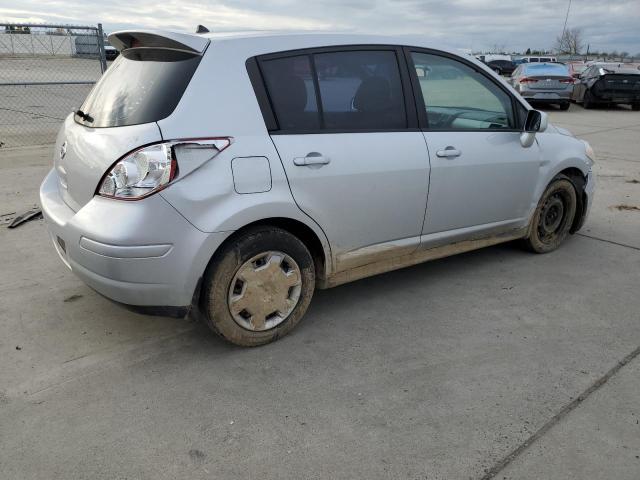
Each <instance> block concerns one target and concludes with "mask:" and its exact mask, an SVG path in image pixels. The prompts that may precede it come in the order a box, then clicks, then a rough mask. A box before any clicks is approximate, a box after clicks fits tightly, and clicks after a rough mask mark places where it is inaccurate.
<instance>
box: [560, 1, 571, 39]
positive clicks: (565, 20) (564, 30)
mask: <svg viewBox="0 0 640 480" xmlns="http://www.w3.org/2000/svg"><path fill="white" fill-rule="evenodd" d="M569 10H571V0H569V6H568V7H567V15H566V16H565V17H564V26H563V27H562V35H560V38H564V32H566V30H567V21H568V20H569Z"/></svg>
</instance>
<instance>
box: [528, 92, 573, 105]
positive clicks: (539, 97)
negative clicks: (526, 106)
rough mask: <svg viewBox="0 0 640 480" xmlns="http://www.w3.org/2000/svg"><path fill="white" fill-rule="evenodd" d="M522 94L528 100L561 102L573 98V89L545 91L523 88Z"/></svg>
mask: <svg viewBox="0 0 640 480" xmlns="http://www.w3.org/2000/svg"><path fill="white" fill-rule="evenodd" d="M520 95H522V96H523V97H524V99H525V100H527V101H528V102H539V103H561V102H569V101H570V99H571V90H566V91H555V92H553V91H552V92H544V91H542V92H541V91H535V90H521V91H520Z"/></svg>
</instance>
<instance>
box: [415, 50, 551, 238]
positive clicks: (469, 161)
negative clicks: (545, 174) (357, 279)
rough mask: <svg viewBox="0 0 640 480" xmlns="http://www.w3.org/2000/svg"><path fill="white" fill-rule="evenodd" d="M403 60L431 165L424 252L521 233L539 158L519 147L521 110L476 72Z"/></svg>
mask: <svg viewBox="0 0 640 480" xmlns="http://www.w3.org/2000/svg"><path fill="white" fill-rule="evenodd" d="M409 56H410V58H411V60H412V62H413V64H414V67H415V68H414V69H413V70H412V73H413V74H414V75H415V76H414V86H416V87H417V88H416V90H417V91H418V96H419V97H420V94H421V98H419V99H418V104H419V107H418V108H419V109H420V112H421V113H422V118H423V121H424V125H423V126H424V128H423V132H424V137H425V140H426V142H427V146H428V148H429V153H430V157H431V182H430V191H429V198H428V202H427V215H426V218H425V225H424V229H423V239H422V240H423V245H424V246H425V247H429V246H433V245H434V244H441V243H448V242H451V241H457V240H462V239H466V238H473V237H478V236H483V235H488V234H490V233H492V232H499V231H502V230H509V229H512V228H516V227H521V226H523V225H526V223H527V220H528V218H527V216H528V213H529V212H530V209H531V205H532V202H533V201H534V198H533V196H534V189H535V186H536V182H537V180H538V172H539V169H540V160H541V157H540V150H539V147H538V145H537V143H534V145H533V146H532V147H530V148H524V147H522V145H521V144H520V133H521V127H520V125H521V122H522V121H523V120H524V116H525V113H526V112H525V111H524V110H525V109H524V107H523V106H522V105H520V106H518V104H517V103H516V102H515V99H513V98H512V96H511V94H509V93H508V92H507V91H506V89H505V88H503V87H502V86H500V85H498V83H497V81H496V80H495V79H492V78H491V77H490V75H489V74H485V73H484V72H481V71H480V69H479V68H478V67H477V66H474V65H472V64H467V63H466V62H463V61H461V60H459V59H456V58H454V57H452V56H445V55H438V54H434V53H426V52H420V51H412V52H411V53H410V55H409Z"/></svg>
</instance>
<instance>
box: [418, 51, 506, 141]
mask: <svg viewBox="0 0 640 480" xmlns="http://www.w3.org/2000/svg"><path fill="white" fill-rule="evenodd" d="M411 57H412V59H413V63H414V66H415V68H416V70H418V69H423V70H424V71H426V72H427V75H425V76H424V77H418V83H419V85H420V90H421V91H422V97H423V100H424V106H425V108H426V111H427V121H428V123H429V128H430V129H437V130H470V129H471V130H477V129H492V130H493V129H512V128H516V124H517V122H516V119H515V115H514V112H513V106H512V102H511V96H510V95H509V94H507V93H506V92H505V91H504V90H502V89H501V88H500V87H498V85H496V84H495V83H493V82H492V81H491V80H489V79H488V78H487V77H485V76H484V75H482V74H481V73H479V72H477V71H475V70H474V69H473V68H471V67H469V66H467V65H466V64H464V63H462V62H459V61H457V60H453V59H450V58H447V57H441V56H439V55H431V54H426V53H418V52H412V53H411ZM414 78H415V77H414Z"/></svg>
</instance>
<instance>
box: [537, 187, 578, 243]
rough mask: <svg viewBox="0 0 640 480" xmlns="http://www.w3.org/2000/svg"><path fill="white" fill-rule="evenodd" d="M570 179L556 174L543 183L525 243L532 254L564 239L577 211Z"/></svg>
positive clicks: (574, 188)
mask: <svg viewBox="0 0 640 480" xmlns="http://www.w3.org/2000/svg"><path fill="white" fill-rule="evenodd" d="M577 203H578V200H577V192H576V187H575V185H574V184H573V182H572V181H571V180H570V179H569V178H568V177H566V176H564V175H557V176H556V177H555V178H554V179H553V180H552V181H551V183H549V185H548V186H547V188H546V189H545V191H544V193H543V194H542V197H541V198H540V201H539V202H538V206H537V207H536V210H535V212H534V213H533V217H532V218H531V224H530V225H529V234H528V236H527V238H526V239H525V246H526V247H527V248H528V249H529V250H531V251H532V252H535V253H549V252H552V251H554V250H555V249H557V248H558V247H559V246H560V244H561V243H562V242H563V241H564V240H565V238H567V235H568V234H569V230H570V229H571V225H572V224H573V220H574V218H575V216H576V210H577Z"/></svg>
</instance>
